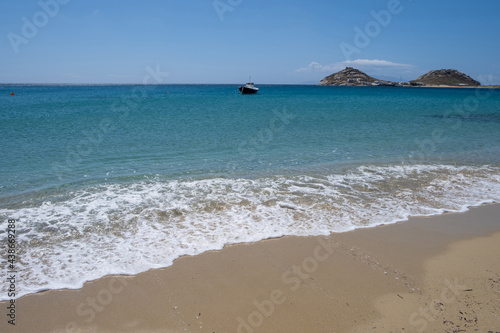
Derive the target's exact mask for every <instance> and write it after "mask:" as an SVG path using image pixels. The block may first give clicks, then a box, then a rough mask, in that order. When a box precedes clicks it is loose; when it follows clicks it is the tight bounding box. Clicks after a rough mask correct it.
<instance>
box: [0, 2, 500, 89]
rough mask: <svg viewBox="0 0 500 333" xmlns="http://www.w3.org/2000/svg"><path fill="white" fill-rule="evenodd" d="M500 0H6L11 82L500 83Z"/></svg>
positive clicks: (3, 20)
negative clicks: (445, 79) (446, 77)
mask: <svg viewBox="0 0 500 333" xmlns="http://www.w3.org/2000/svg"><path fill="white" fill-rule="evenodd" d="M499 31H500V1H498V0H484V1H470V0H454V1H447V0H446V1H445V0H442V1H436V0H349V1H346V0H343V1H337V0H316V1H303V0H302V1H298V0H286V1H284V0H143V1H139V0H136V1H131V0H99V1H97V0H15V1H7V0H0V83H76V84H78V83H98V84H105V83H163V84H170V83H171V84H174V83H204V84H205V83H206V84H210V83H214V84H219V83H231V84H232V83H244V82H246V81H247V80H248V79H249V76H250V75H251V76H252V81H254V82H255V83H256V84H316V83H318V82H319V81H320V80H321V79H322V78H323V77H325V76H327V75H330V74H332V73H334V72H337V71H339V70H341V69H343V68H345V67H347V66H351V67H355V68H358V69H360V70H363V71H365V72H366V73H367V74H369V75H371V76H374V77H376V78H379V79H392V80H396V81H399V80H403V81H409V80H413V79H416V78H417V77H418V76H419V75H422V74H424V73H426V72H428V71H430V70H433V69H443V68H446V69H447V68H453V69H457V70H459V71H461V72H464V73H466V74H468V75H469V76H471V77H472V78H474V79H476V80H478V81H480V82H481V83H482V84H500V39H499V37H498V32H499Z"/></svg>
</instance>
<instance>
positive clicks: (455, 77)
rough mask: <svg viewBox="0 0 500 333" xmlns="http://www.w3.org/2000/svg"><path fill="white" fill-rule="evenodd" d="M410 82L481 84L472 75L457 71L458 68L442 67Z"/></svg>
mask: <svg viewBox="0 0 500 333" xmlns="http://www.w3.org/2000/svg"><path fill="white" fill-rule="evenodd" d="M410 84H416V85H425V86H456V87H465V86H474V87H477V86H480V85H481V83H479V82H477V81H476V80H474V79H473V78H471V77H470V76H468V75H466V74H464V73H462V72H459V71H457V70H456V69H440V70H434V71H430V72H429V73H427V74H424V75H421V76H419V77H418V78H417V79H416V80H413V81H410Z"/></svg>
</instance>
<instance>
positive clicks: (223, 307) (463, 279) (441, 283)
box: [0, 204, 500, 332]
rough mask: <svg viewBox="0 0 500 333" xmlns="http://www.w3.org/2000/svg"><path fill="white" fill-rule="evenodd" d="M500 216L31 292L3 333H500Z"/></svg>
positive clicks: (284, 245) (267, 247) (287, 240)
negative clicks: (461, 331)
mask: <svg viewBox="0 0 500 333" xmlns="http://www.w3.org/2000/svg"><path fill="white" fill-rule="evenodd" d="M498 216H500V204H490V205H483V206H481V207H477V208H470V209H469V211H467V212H465V213H445V214H443V215H439V216H433V217H415V218H410V220H409V221H406V222H400V223H396V224H390V225H385V226H379V227H373V228H366V229H357V230H354V231H350V232H345V233H339V234H331V235H330V236H327V237H325V236H319V237H292V236H287V237H282V238H276V239H269V240H263V241H260V242H257V243H251V244H235V245H229V246H226V247H225V248H224V249H223V250H220V251H209V252H205V253H203V254H200V255H197V256H193V257H190V256H186V257H181V258H179V259H178V260H176V261H175V262H174V264H173V265H172V266H170V267H167V268H163V269H153V270H149V271H147V272H145V273H141V274H138V275H135V276H106V277H103V278H101V279H98V280H96V281H92V282H88V283H86V284H85V285H84V287H83V288H81V289H78V290H51V291H47V292H41V293H38V294H31V295H26V296H23V297H21V298H19V299H18V300H16V309H17V311H16V326H12V325H8V324H7V319H5V318H6V317H5V315H4V316H2V317H4V319H3V320H2V322H0V329H1V331H2V332H4V331H6V332H10V331H14V330H18V331H19V330H21V331H23V332H138V331H140V332H181V331H188V332H306V331H307V332H325V331H338V332H367V331H370V332H373V331H384V332H389V331H391V330H392V331H398V332H399V331H405V332H406V331H410V332H413V331H415V332H424V331H428V332H432V331H434V330H437V329H441V330H443V331H445V332H448V331H449V332H452V331H453V329H465V330H466V331H469V330H470V331H474V329H479V330H481V331H488V330H492V331H494V332H496V331H498V328H499V327H500V318H499V317H497V316H498V315H495V313H500V305H499V304H500V261H499V260H498V259H497V257H496V255H497V253H498V250H500V221H499V219H498ZM7 304H8V303H7V302H1V303H0V307H1V308H3V309H5V308H6V305H7ZM5 311H6V310H4V312H5ZM374 327H375V328H374ZM403 328H404V330H403ZM495 329H496V330H495Z"/></svg>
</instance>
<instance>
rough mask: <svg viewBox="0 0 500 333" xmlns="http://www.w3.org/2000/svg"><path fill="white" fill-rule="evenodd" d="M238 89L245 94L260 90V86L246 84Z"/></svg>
mask: <svg viewBox="0 0 500 333" xmlns="http://www.w3.org/2000/svg"><path fill="white" fill-rule="evenodd" d="M238 90H239V91H240V92H241V93H242V94H244V95H248V94H255V93H256V92H257V91H259V89H258V88H249V87H246V86H243V87H239V88H238Z"/></svg>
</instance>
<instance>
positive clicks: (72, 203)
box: [0, 85, 500, 300]
mask: <svg viewBox="0 0 500 333" xmlns="http://www.w3.org/2000/svg"><path fill="white" fill-rule="evenodd" d="M237 87H238V86H237V85H0V156H1V160H0V249H2V250H0V271H1V272H2V274H1V275H2V276H3V275H5V276H6V274H7V272H8V271H9V270H10V269H11V268H14V269H15V271H16V289H17V290H16V298H17V297H20V296H22V295H26V294H30V293H35V292H38V291H41V290H48V289H59V288H80V287H82V285H83V284H84V283H85V282H86V281H91V280H95V279H98V278H100V277H103V276H105V275H109V274H129V275H130V274H137V273H140V272H144V271H147V270H149V269H152V268H160V267H168V266H170V265H172V263H173V261H174V260H175V259H176V258H179V257H181V256H185V255H197V254H200V253H202V252H205V251H209V250H218V249H222V248H223V247H224V246H225V245H227V244H234V243H246V242H257V241H259V240H262V239H267V238H273V237H281V236H285V235H299V236H309V235H327V234H330V233H335V232H346V231H349V230H353V229H357V228H368V227H375V226H378V225H382V224H390V223H396V222H398V221H405V220H407V219H408V218H409V217H410V216H431V215H437V214H442V213H444V212H464V211H466V210H467V209H468V208H469V207H471V206H479V205H481V204H484V203H495V202H496V203H498V202H500V90H492V89H447V88H410V87H323V86H312V85H310V86H300V85H260V86H259V88H260V91H259V92H258V93H257V94H255V95H240V94H239V93H238V90H237ZM11 92H14V95H11V94H10V93H11ZM12 219H13V220H15V221H16V222H15V244H16V253H15V256H16V257H15V260H14V261H13V262H9V260H8V259H9V258H10V257H8V244H9V243H8V240H9V236H8V233H9V231H8V229H9V223H8V221H9V220H12ZM10 264H14V266H12V267H11V266H9V265H10ZM4 273H5V274H4ZM9 298H10V297H8V284H7V283H0V300H6V299H9Z"/></svg>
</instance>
